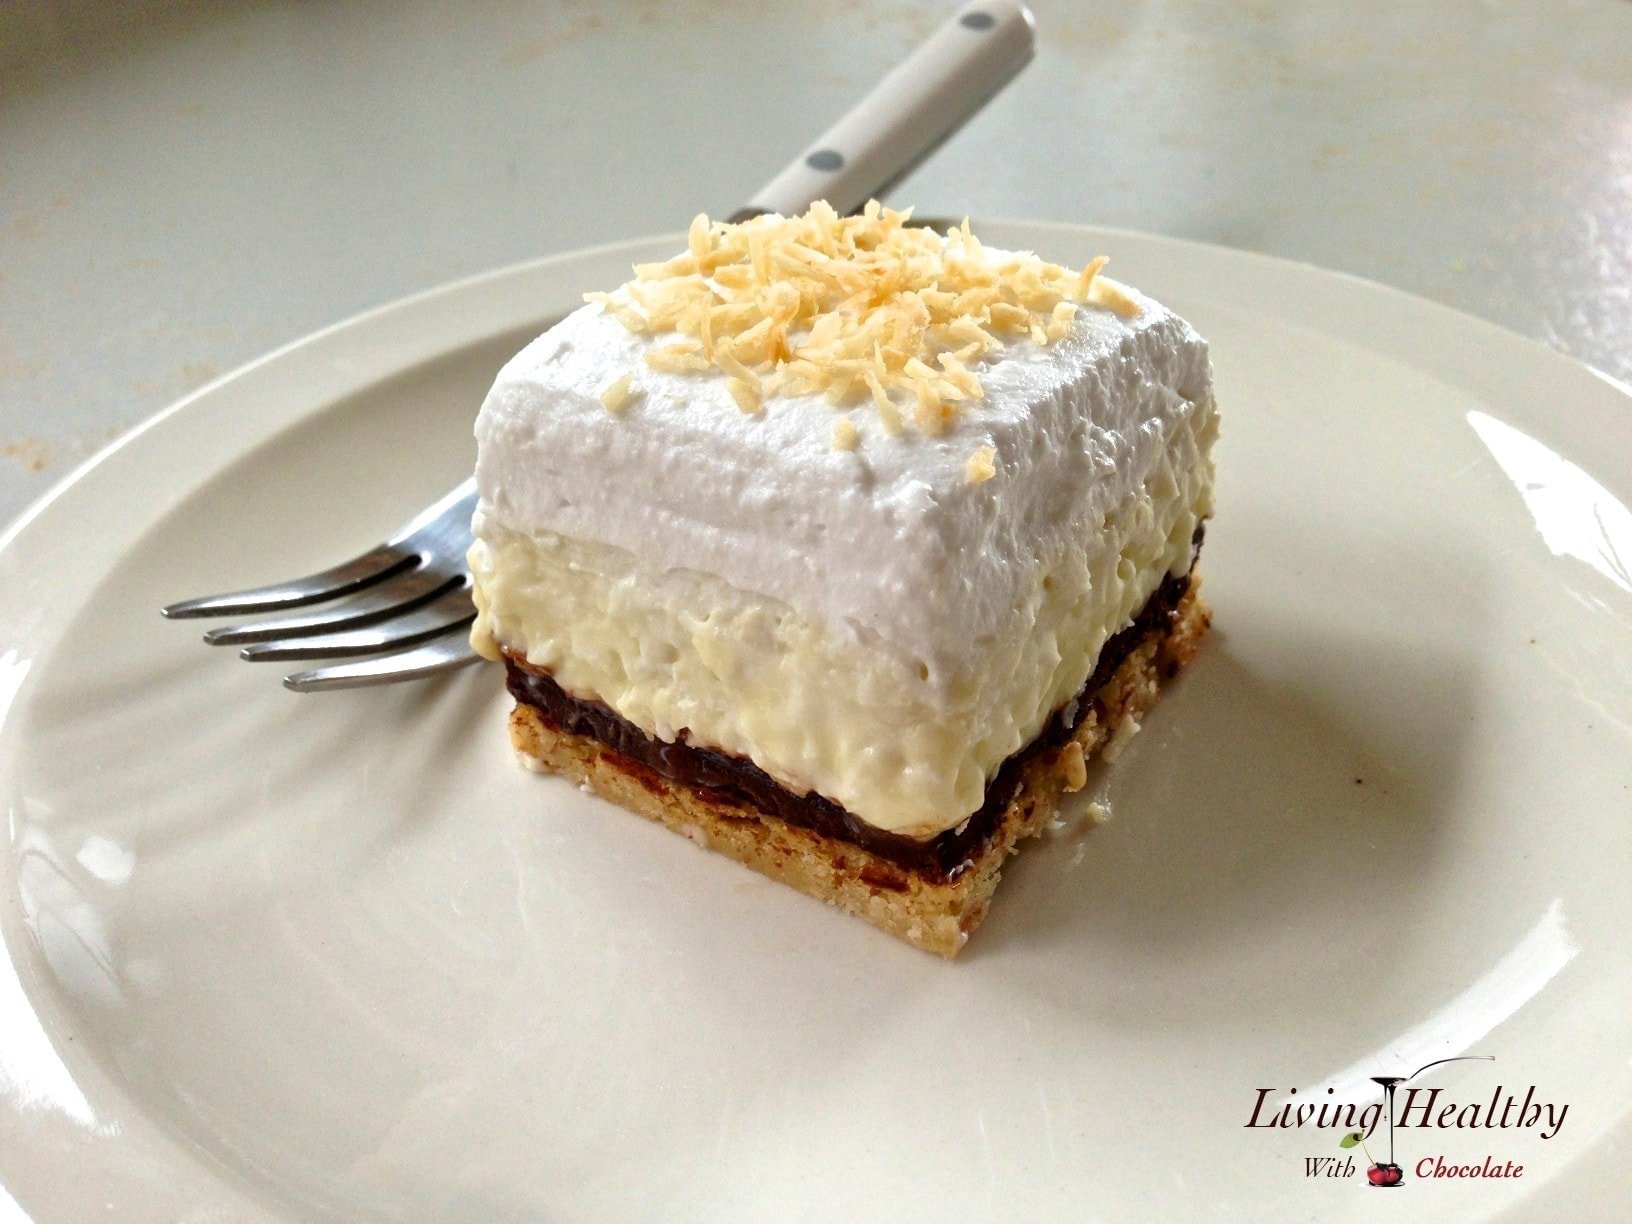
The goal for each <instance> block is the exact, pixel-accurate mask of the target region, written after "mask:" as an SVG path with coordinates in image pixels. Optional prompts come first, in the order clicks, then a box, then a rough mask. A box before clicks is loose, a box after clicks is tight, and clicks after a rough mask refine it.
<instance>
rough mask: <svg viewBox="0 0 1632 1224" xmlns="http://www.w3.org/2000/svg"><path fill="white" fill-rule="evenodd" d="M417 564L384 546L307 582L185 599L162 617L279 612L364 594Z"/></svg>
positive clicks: (170, 608) (179, 618) (163, 610)
mask: <svg viewBox="0 0 1632 1224" xmlns="http://www.w3.org/2000/svg"><path fill="white" fill-rule="evenodd" d="M413 563H414V558H413V555H412V554H411V553H405V552H403V551H402V550H401V549H400V548H397V547H395V546H393V545H390V544H381V545H379V546H378V547H376V548H371V549H369V550H368V551H367V552H365V553H363V554H361V555H360V556H356V557H353V558H352V559H351V560H350V561H346V562H344V563H342V564H340V565H337V566H335V567H334V568H333V569H326V570H320V571H318V572H317V573H315V574H308V575H307V576H306V577H304V578H296V579H294V580H293V581H291V582H279V583H275V584H273V585H272V586H264V587H253V588H251V589H249V590H246V591H229V592H227V593H226V594H224V595H201V596H199V597H198V598H197V599H183V600H181V601H180V602H179V603H173V604H171V605H170V606H169V607H167V608H161V609H160V613H161V614H162V615H163V616H165V617H166V618H168V619H170V620H184V619H187V618H189V617H195V616H248V615H253V614H254V613H257V612H279V611H282V610H283V609H285V608H299V607H303V606H304V605H306V604H311V603H317V602H319V601H320V600H324V599H333V598H335V597H336V596H338V595H349V594H350V593H351V592H353V591H360V590H362V589H363V588H364V587H368V586H372V585H373V584H374V583H376V582H380V581H383V580H384V579H386V578H389V577H391V576H392V575H393V574H396V573H399V572H400V571H401V570H403V569H405V568H406V567H407V566H409V565H412V564H413Z"/></svg>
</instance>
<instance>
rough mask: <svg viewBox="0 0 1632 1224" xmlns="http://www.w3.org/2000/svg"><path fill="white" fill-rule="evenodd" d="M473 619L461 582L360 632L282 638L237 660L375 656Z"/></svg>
mask: <svg viewBox="0 0 1632 1224" xmlns="http://www.w3.org/2000/svg"><path fill="white" fill-rule="evenodd" d="M475 619H476V605H475V604H474V603H472V602H471V599H470V588H469V586H468V585H466V584H464V583H461V584H460V585H459V586H457V587H455V588H454V589H453V590H451V591H449V592H448V593H447V594H445V595H441V596H438V597H437V598H436V599H433V600H432V601H431V602H430V603H428V604H425V605H423V606H422V607H420V608H417V609H415V610H413V611H411V612H409V613H407V614H406V615H404V616H394V617H391V618H390V619H388V620H383V621H380V622H379V623H377V624H374V625H369V626H368V627H366V628H363V629H346V630H342V631H340V632H339V633H323V634H316V635H313V636H310V637H295V638H284V639H282V640H280V641H274V642H257V643H256V644H254V645H252V646H245V647H244V648H243V650H242V651H240V652H239V656H238V657H239V658H241V659H245V660H247V661H248V662H251V663H258V662H264V661H271V660H277V659H333V658H343V657H345V656H347V655H362V654H378V653H380V652H381V651H385V650H400V649H402V648H403V647H406V646H412V645H415V644H416V643H418V642H423V641H424V640H425V639H426V638H430V637H436V636H437V635H438V634H441V633H445V632H446V631H448V630H449V629H456V628H460V627H462V626H465V625H468V624H470V622H471V621H473V620H475Z"/></svg>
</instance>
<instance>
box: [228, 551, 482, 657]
mask: <svg viewBox="0 0 1632 1224" xmlns="http://www.w3.org/2000/svg"><path fill="white" fill-rule="evenodd" d="M458 581H459V579H458V578H457V577H455V576H454V575H452V574H444V573H441V572H439V571H436V570H428V569H414V570H409V571H408V572H407V573H405V574H398V575H395V576H393V577H392V578H390V579H389V580H387V581H383V582H380V583H378V584H377V585H375V586H372V587H369V588H367V589H365V590H364V591H363V592H362V593H361V594H358V595H353V596H352V597H351V598H349V599H345V600H342V601H341V602H339V603H334V604H329V605H328V606H326V607H323V608H319V609H317V610H316V611H312V612H308V613H306V614H305V615H304V616H286V617H281V618H279V619H277V620H266V621H255V622H252V623H251V624H247V625H227V626H224V627H222V628H220V629H211V630H210V631H209V632H208V633H206V634H205V635H204V640H205V641H206V642H208V643H209V644H210V645H211V646H242V645H244V644H246V643H248V642H270V641H274V640H276V639H278V638H295V637H309V636H311V635H313V634H318V633H330V632H333V631H335V630H340V629H356V628H360V627H362V626H363V625H368V624H373V623H374V622H375V621H382V620H386V619H388V618H390V617H393V616H400V615H402V614H403V613H404V612H411V611H413V610H414V609H415V608H417V607H419V605H420V604H423V603H426V602H428V601H429V600H431V599H434V598H435V597H436V596H438V595H440V594H442V593H443V592H444V591H446V590H447V589H448V588H449V587H450V586H452V585H453V584H454V583H456V582H458Z"/></svg>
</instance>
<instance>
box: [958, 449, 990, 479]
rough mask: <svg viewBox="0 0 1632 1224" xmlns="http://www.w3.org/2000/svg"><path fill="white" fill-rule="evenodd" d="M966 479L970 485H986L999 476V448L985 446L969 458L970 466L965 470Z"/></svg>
mask: <svg viewBox="0 0 1632 1224" xmlns="http://www.w3.org/2000/svg"><path fill="white" fill-rule="evenodd" d="M963 474H964V477H965V478H966V479H967V480H968V481H969V483H970V484H984V483H986V481H988V480H990V479H991V478H992V477H993V476H996V475H997V448H996V447H995V446H983V447H981V448H980V449H979V450H977V451H976V452H975V453H974V454H972V455H970V456H969V463H968V466H967V467H965V468H964V470H963Z"/></svg>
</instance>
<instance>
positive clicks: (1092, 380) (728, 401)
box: [470, 205, 1217, 956]
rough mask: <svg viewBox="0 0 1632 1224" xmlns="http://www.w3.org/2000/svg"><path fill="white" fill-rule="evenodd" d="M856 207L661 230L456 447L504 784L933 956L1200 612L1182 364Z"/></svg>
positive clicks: (1188, 643)
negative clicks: (662, 235) (641, 820)
mask: <svg viewBox="0 0 1632 1224" xmlns="http://www.w3.org/2000/svg"><path fill="white" fill-rule="evenodd" d="M1103 262H1104V261H1103V260H1102V259H1096V260H1094V261H1093V262H1091V263H1089V264H1088V265H1087V266H1086V267H1085V268H1082V269H1074V268H1073V269H1068V268H1064V267H1060V266H1057V265H1055V264H1051V263H1047V262H1044V261H1043V260H1041V259H1039V258H1038V257H1036V256H1034V255H1031V254H1022V253H1012V252H1006V251H1001V250H995V249H991V248H988V247H985V246H983V245H982V244H981V242H980V241H979V240H978V238H977V237H976V236H975V235H973V234H972V233H970V232H969V229H968V226H967V223H965V225H964V226H963V227H961V228H958V229H953V230H952V231H950V232H948V233H937V232H935V231H933V230H930V229H926V228H916V227H912V226H909V225H908V224H906V217H905V216H904V215H903V214H900V213H896V212H892V211H889V210H884V209H880V208H878V207H877V206H873V205H870V206H869V207H868V208H867V210H866V211H865V213H864V214H863V215H861V216H857V217H839V216H837V215H835V214H834V212H833V211H832V210H831V209H829V208H827V207H825V206H823V205H817V206H816V207H814V208H812V210H811V211H810V212H809V213H808V214H806V215H805V216H802V217H791V218H784V217H778V216H764V217H759V218H756V219H754V220H751V221H748V222H745V223H743V224H740V225H726V224H711V223H710V222H709V221H708V220H707V219H706V218H701V217H700V218H698V219H697V221H696V222H695V223H694V224H693V225H692V228H691V232H690V237H689V243H688V249H687V250H686V251H684V252H683V253H681V254H679V255H677V256H676V257H674V258H673V259H670V260H668V261H666V262H663V263H658V264H650V265H640V266H637V267H636V269H635V276H634V279H632V280H631V281H629V282H628V283H627V284H625V285H623V286H621V287H620V288H617V289H615V290H613V291H612V292H610V293H597V294H590V295H588V298H589V304H588V305H586V306H584V307H583V308H581V309H579V310H577V311H576V312H574V313H573V314H571V315H569V316H568V317H567V318H565V319H564V320H562V321H561V322H560V323H558V324H557V325H556V326H554V327H552V328H551V329H550V330H549V331H548V332H546V333H545V334H544V335H543V336H541V337H539V338H538V339H537V340H535V341H534V342H533V343H532V344H530V345H528V346H527V348H526V349H524V350H523V351H522V352H521V353H520V354H519V355H518V356H516V357H515V358H514V359H513V360H511V361H510V363H509V364H508V365H506V366H505V368H504V370H503V371H502V372H501V373H500V375H499V377H498V380H497V382H496V383H495V385H494V387H493V390H492V392H491V393H490V394H489V395H488V397H487V400H486V402H485V403H484V404H483V406H482V410H481V414H480V416H479V418H478V420H477V425H476V434H477V440H478V459H477V469H476V472H477V482H478V485H479V487H480V491H481V501H480V506H479V509H478V510H477V513H476V521H475V534H476V543H475V545H474V547H473V548H472V550H471V554H470V565H471V570H472V573H473V575H474V578H475V594H476V603H477V608H478V610H479V613H480V615H479V616H478V619H477V621H476V626H475V629H474V631H473V637H474V641H475V642H476V645H477V648H478V649H479V650H480V651H481V652H482V653H484V654H486V655H488V656H489V657H492V658H495V659H502V661H503V663H504V666H505V669H506V672H507V674H508V684H509V690H510V692H511V694H513V696H514V697H515V702H516V704H515V708H514V710H513V712H512V715H511V720H510V734H511V739H512V742H513V744H514V746H515V748H516V750H517V752H518V753H519V754H520V756H521V759H522V761H523V762H524V763H526V764H528V765H529V766H531V767H533V768H535V769H537V770H540V771H546V772H550V773H558V774H563V775H565V776H566V777H568V778H570V779H572V780H574V781H576V782H578V783H580V784H581V785H584V786H586V787H588V788H589V789H591V790H593V791H594V792H596V793H597V794H600V795H602V796H604V797H605V798H607V799H609V800H611V801H612V802H614V803H617V804H621V805H622V806H624V807H627V808H630V809H633V810H634V811H636V812H639V813H640V814H642V815H644V816H648V817H650V818H652V819H654V820H658V821H661V822H662V823H663V824H665V825H667V826H669V827H670V828H671V829H673V830H675V831H677V832H680V833H683V834H685V835H686V836H687V837H689V838H691V839H692V840H693V841H695V842H697V843H699V844H701V845H704V846H707V847H709V848H711V849H713V850H717V851H719V852H720V853H722V854H725V855H727V856H729V857H730V858H733V859H736V860H737V861H739V862H741V863H745V864H747V865H748V866H750V867H752V868H754V869H755V870H757V871H760V872H763V873H764V874H765V875H768V876H771V877H773V878H775V879H778V880H782V881H784V882H785V883H788V884H791V885H792V886H793V887H795V888H797V889H799V890H800V891H801V892H805V893H808V894H810V895H811V896H813V897H818V898H821V899H822V900H824V901H828V902H831V903H833V904H834V905H836V906H838V907H839V908H841V909H844V910H847V911H849V912H850V913H852V914H856V915H858V916H860V917H862V918H865V919H867V920H868V921H869V922H871V923H873V924H874V925H876V926H878V927H881V928H883V929H884V930H886V931H888V932H890V933H892V934H894V935H897V936H900V937H901V938H903V939H905V940H907V941H909V942H910V943H913V944H916V945H917V946H918V947H921V948H925V949H928V950H929V951H932V952H937V953H940V954H941V955H944V956H951V955H953V954H955V953H956V952H957V951H958V950H959V949H960V948H961V947H962V946H963V945H964V942H965V941H966V940H967V938H968V936H969V934H970V932H971V931H972V930H974V928H975V926H976V925H977V924H978V923H979V922H980V920H981V919H982V917H983V916H984V915H985V913H986V909H987V907H988V905H989V904H990V902H991V899H992V895H993V892H994V890H995V889H996V887H997V883H998V874H999V870H1000V868H1001V867H1002V864H1003V862H1004V860H1005V858H1006V857H1007V856H1008V855H1009V854H1011V853H1012V852H1013V851H1014V850H1015V849H1016V847H1017V845H1018V844H1019V843H1020V842H1021V841H1022V839H1024V838H1026V837H1028V836H1030V835H1032V834H1035V833H1037V832H1039V831H1040V830H1041V829H1042V828H1043V827H1044V826H1045V825H1046V824H1047V823H1048V822H1049V820H1050V819H1051V818H1052V816H1053V815H1054V812H1055V809H1056V806H1057V805H1058V804H1059V802H1060V800H1061V797H1062V796H1063V795H1065V794H1067V793H1069V792H1071V791H1073V790H1077V789H1080V788H1081V787H1082V786H1083V784H1084V780H1085V777H1086V768H1087V763H1088V761H1089V759H1090V758H1092V757H1093V756H1094V755H1095V754H1096V753H1097V752H1099V751H1100V750H1101V749H1102V748H1104V747H1105V746H1106V745H1107V743H1111V742H1113V741H1119V740H1120V738H1122V737H1125V736H1126V735H1127V734H1129V733H1130V732H1131V731H1132V730H1134V729H1136V728H1137V725H1138V719H1139V718H1140V716H1141V715H1143V713H1144V712H1145V711H1146V710H1148V709H1149V708H1150V707H1151V705H1152V704H1153V703H1154V702H1155V700H1156V698H1157V694H1158V690H1159V688H1160V686H1161V685H1162V684H1163V683H1164V682H1165V681H1166V680H1168V679H1169V678H1171V677H1172V676H1173V675H1174V674H1175V673H1176V672H1177V671H1178V669H1179V667H1180V666H1181V665H1182V664H1184V663H1185V662H1186V661H1188V660H1189V658H1190V657H1191V655H1192V654H1193V653H1194V652H1195V650H1196V648H1197V645H1198V642H1199V641H1200V639H1201V637H1202V636H1203V635H1204V633H1205V631H1206V628H1207V623H1208V612H1207V610H1206V608H1205V607H1204V605H1203V604H1202V602H1201V600H1200V598H1199V596H1198V593H1197V587H1198V584H1199V579H1198V577H1197V574H1196V570H1195V559H1196V554H1197V550H1198V549H1199V547H1200V543H1201V534H1202V524H1203V521H1204V520H1205V519H1206V518H1207V516H1208V514H1209V513H1210V511H1211V507H1212V484H1213V477H1212V463H1211V458H1210V452H1211V448H1212V444H1213V439H1214V437H1215V435H1216V432H1217V420H1216V415H1215V407H1214V402H1213V394H1212V385H1211V371H1210V366H1209V363H1208V357H1207V347H1206V344H1205V342H1204V341H1203V340H1202V339H1201V337H1200V336H1198V335H1197V334H1196V332H1195V331H1194V330H1193V329H1192V328H1191V327H1190V326H1189V325H1188V324H1187V323H1185V322H1184V320H1182V319H1180V318H1179V317H1177V316H1176V315H1174V314H1172V313H1171V312H1169V311H1168V310H1166V309H1164V308H1163V307H1162V306H1160V305H1158V304H1157V303H1155V302H1153V301H1151V300H1150V299H1148V298H1145V297H1142V296H1141V295H1139V294H1138V293H1136V292H1134V291H1133V290H1131V289H1128V288H1126V287H1125V286H1122V285H1119V284H1117V283H1116V282H1114V281H1112V280H1110V279H1108V278H1107V277H1106V276H1105V275H1103V274H1102V273H1101V271H1100V269H1101V267H1102V266H1103Z"/></svg>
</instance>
